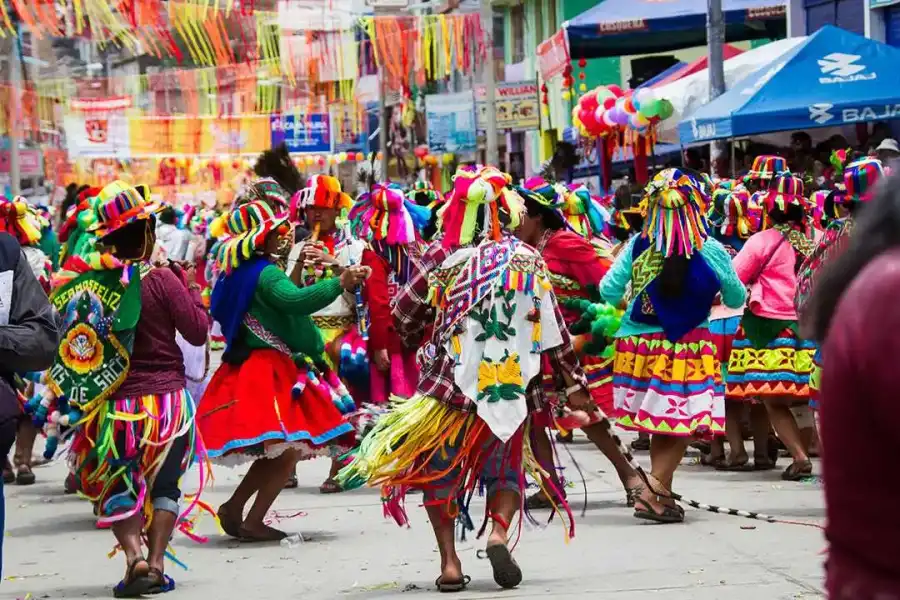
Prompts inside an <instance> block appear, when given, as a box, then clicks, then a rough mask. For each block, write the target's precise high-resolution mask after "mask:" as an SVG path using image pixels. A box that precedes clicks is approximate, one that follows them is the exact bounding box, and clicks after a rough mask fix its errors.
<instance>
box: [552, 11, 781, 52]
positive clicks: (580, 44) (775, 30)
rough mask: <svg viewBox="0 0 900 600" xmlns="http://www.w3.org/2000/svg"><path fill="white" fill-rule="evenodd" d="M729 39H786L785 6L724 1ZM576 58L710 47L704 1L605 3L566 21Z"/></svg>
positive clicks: (570, 48)
mask: <svg viewBox="0 0 900 600" xmlns="http://www.w3.org/2000/svg"><path fill="white" fill-rule="evenodd" d="M722 10H723V12H724V16H725V39H726V41H729V42H739V41H743V40H753V39H765V38H769V39H778V38H782V37H785V33H786V31H787V29H786V24H785V15H786V11H785V3H784V2H783V1H779V0H722ZM563 29H565V31H566V35H567V36H568V40H569V51H570V54H571V56H572V58H574V59H578V58H597V57H601V56H628V55H632V54H650V53H655V52H665V51H670V50H678V49H680V48H693V47H696V46H705V45H706V0H672V1H670V2H659V1H658V0H603V1H602V2H600V3H599V4H597V5H596V6H594V7H593V8H591V9H590V10H587V11H585V12H583V13H581V14H580V15H578V16H577V17H575V18H574V19H572V20H570V21H567V22H565V23H563Z"/></svg>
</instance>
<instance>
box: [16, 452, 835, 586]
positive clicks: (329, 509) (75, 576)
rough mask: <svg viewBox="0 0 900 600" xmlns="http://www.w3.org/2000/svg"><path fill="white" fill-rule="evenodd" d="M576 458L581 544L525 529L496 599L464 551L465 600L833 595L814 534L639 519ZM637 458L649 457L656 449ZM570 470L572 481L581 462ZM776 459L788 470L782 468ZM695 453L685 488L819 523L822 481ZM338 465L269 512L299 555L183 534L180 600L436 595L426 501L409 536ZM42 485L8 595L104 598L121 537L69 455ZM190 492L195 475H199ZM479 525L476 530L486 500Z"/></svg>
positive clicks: (321, 467) (178, 543) (710, 519)
mask: <svg viewBox="0 0 900 600" xmlns="http://www.w3.org/2000/svg"><path fill="white" fill-rule="evenodd" d="M571 448H572V454H573V456H574V457H575V460H576V461H577V462H578V464H579V465H580V467H581V469H582V471H583V473H584V476H585V480H586V485H587V505H586V514H585V515H584V516H583V517H582V516H580V512H581V510H582V507H583V506H584V496H583V492H582V489H581V484H580V482H579V483H578V486H577V487H574V488H570V489H569V497H570V500H571V501H572V507H573V510H575V511H576V513H577V515H576V537H575V538H574V539H573V540H572V541H571V542H570V543H569V544H565V543H564V540H563V535H564V533H563V532H564V530H563V526H562V525H561V524H560V522H559V520H554V522H553V523H551V524H550V525H549V526H548V527H546V528H543V529H527V530H526V531H525V532H524V535H523V537H522V540H521V542H520V544H519V546H518V548H517V549H516V558H517V560H518V561H519V563H520V564H521V566H522V569H523V571H524V573H525V580H524V582H523V583H522V585H521V586H520V587H519V588H518V589H516V590H512V591H507V592H504V591H501V590H500V589H499V588H497V587H496V585H495V584H494V582H493V580H492V579H491V572H490V566H489V564H488V563H487V561H483V560H478V559H477V558H476V556H475V552H476V550H477V549H478V548H479V547H481V546H482V542H480V541H475V540H473V539H472V537H471V536H469V538H468V539H467V541H466V542H463V543H460V545H459V547H460V548H461V549H462V551H461V553H460V554H461V556H462V558H463V566H464V569H465V571H466V573H468V574H469V575H470V576H471V577H472V584H471V586H470V587H469V590H468V591H467V592H465V593H462V594H457V595H456V596H455V597H457V598H537V597H541V598H589V597H590V598H598V597H602V598H603V599H604V600H638V599H645V598H646V599H650V598H657V597H660V593H663V594H665V596H664V597H665V598H666V599H667V600H724V599H728V600H745V599H746V600H781V599H784V600H798V599H811V598H824V595H823V594H822V576H823V571H822V561H823V555H822V553H821V552H822V550H823V548H824V547H825V543H824V539H823V537H822V535H821V532H820V530H819V529H817V528H814V527H802V526H797V525H787V524H769V523H763V522H758V521H750V520H746V519H740V518H737V517H730V516H724V515H714V514H710V513H705V512H699V511H695V510H693V509H688V510H687V519H686V522H685V524H683V525H669V526H659V525H652V524H646V523H643V522H641V521H638V520H636V519H634V518H633V517H632V516H631V511H630V510H629V509H627V508H625V506H624V493H623V492H622V490H621V489H620V487H619V483H618V480H617V478H616V476H615V472H614V471H613V470H612V467H611V465H610V464H609V463H608V462H607V461H606V460H605V458H604V457H603V456H602V455H601V454H600V453H599V452H598V451H596V449H594V447H593V446H592V445H590V444H588V443H585V442H583V441H582V442H581V443H576V444H574V445H573V446H571ZM638 460H640V462H641V463H642V464H644V465H645V466H646V465H648V464H649V458H648V457H647V455H646V453H643V454H638ZM565 462H566V463H567V464H568V465H569V467H567V469H566V474H567V475H568V476H569V477H570V478H572V479H576V477H574V476H573V475H572V474H571V473H573V472H574V468H573V467H572V466H571V464H572V463H571V459H568V458H566V459H565ZM780 462H781V463H782V465H781V466H787V463H786V461H785V460H784V459H782V461H780ZM695 463H696V459H695V458H692V457H688V458H687V459H686V460H685V464H684V466H683V467H682V469H680V470H679V473H678V474H677V475H676V480H675V487H676V490H677V491H679V492H680V493H682V494H684V495H685V496H690V497H692V498H696V499H697V500H700V501H701V502H707V503H710V504H716V505H720V506H728V507H731V508H744V509H748V510H753V511H759V512H763V513H767V514H774V515H777V516H781V517H784V518H786V519H791V520H798V521H807V522H813V523H822V522H823V520H824V509H823V498H822V492H821V487H820V485H819V484H817V483H812V482H811V483H783V482H782V481H781V480H780V479H779V473H780V470H779V471H770V472H764V473H720V472H715V471H713V470H711V469H709V468H703V467H700V466H699V465H697V464H695ZM245 471H246V467H242V468H240V469H235V470H229V469H224V468H220V469H217V470H216V471H215V476H216V480H215V484H214V487H213V489H211V490H210V491H209V492H208V493H207V494H206V495H205V496H204V500H205V501H206V502H208V503H209V504H211V505H212V506H213V507H217V506H218V505H219V504H220V503H221V502H222V501H224V500H225V499H226V498H227V497H228V496H229V495H230V493H231V491H232V490H233V489H234V486H235V485H236V484H237V482H238V481H239V477H240V475H242V474H243V473H244V472H245ZM327 471H328V464H327V462H325V461H324V460H321V461H315V462H310V463H304V464H301V465H300V467H299V479H300V488H299V489H297V490H287V491H285V492H284V494H282V496H281V497H280V498H279V500H278V502H277V503H276V505H275V509H276V510H277V513H278V515H281V516H285V515H291V514H294V513H298V512H301V511H302V514H301V515H300V516H297V517H295V518H293V519H290V520H285V521H282V522H281V523H280V524H276V525H275V526H277V527H280V528H282V529H285V530H286V531H289V532H295V531H296V532H301V533H302V535H303V537H304V539H305V542H304V543H303V544H301V545H299V546H298V547H296V548H284V547H281V546H279V545H278V544H273V545H250V544H238V543H237V542H234V541H231V540H230V539H228V538H226V537H225V536H224V535H223V534H220V533H218V531H217V528H216V525H215V523H214V522H213V520H212V519H210V518H208V517H205V518H204V519H203V520H201V522H200V523H199V526H198V530H199V532H200V533H202V534H205V535H208V536H209V537H210V539H209V542H208V543H206V544H196V543H193V542H191V541H190V540H187V539H186V538H184V537H183V536H179V537H178V538H177V539H176V540H175V541H174V546H175V549H176V552H177V554H178V558H179V559H180V560H182V561H184V562H185V563H186V564H187V565H188V567H189V569H190V570H188V571H183V570H181V569H180V568H178V567H176V566H174V565H171V564H170V567H169V573H170V574H171V575H172V576H173V577H174V578H175V579H176V580H177V583H178V589H177V590H176V591H175V592H173V593H172V594H170V596H171V597H173V598H196V599H201V598H202V599H210V600H231V599H235V600H238V599H240V600H244V599H257V598H259V599H268V598H279V599H280V598H303V599H319V598H321V599H326V598H343V597H347V598H360V599H369V598H379V599H380V598H423V597H437V593H436V591H435V590H434V579H435V578H436V577H437V576H438V574H439V568H438V567H439V560H438V554H437V550H436V549H435V546H434V541H433V536H432V533H431V528H430V526H429V524H428V521H427V518H426V516H425V513H424V510H422V509H421V508H419V507H418V505H417V503H418V501H419V497H418V495H416V496H410V498H409V500H410V503H409V507H408V508H409V512H410V517H411V520H412V527H411V528H409V529H400V528H398V527H397V526H396V525H395V524H394V523H393V522H388V521H385V520H384V519H383V517H382V513H381V506H380V500H379V495H378V492H377V490H371V489H366V490H358V491H354V492H349V493H344V494H339V495H332V496H323V495H320V494H319V493H318V489H317V488H318V485H319V483H321V481H322V480H324V478H325V476H326V474H327ZM35 473H36V474H37V477H38V483H37V484H36V485H34V486H31V487H16V486H8V487H7V488H6V496H7V524H6V527H7V530H6V532H7V536H8V537H7V538H6V542H5V546H4V558H5V562H6V564H5V565H4V570H3V573H4V581H3V582H2V584H0V598H24V597H26V595H27V594H31V597H32V598H34V599H35V600H37V599H40V598H79V599H80V598H108V597H111V591H110V588H111V587H112V585H114V584H115V583H116V582H117V581H118V580H119V579H120V578H121V576H122V574H123V572H124V561H123V558H122V557H121V555H119V556H117V557H115V559H113V560H109V559H107V557H106V554H107V552H108V551H109V550H110V549H111V548H112V546H113V537H112V534H111V533H109V532H105V531H97V530H95V529H94V520H93V517H92V515H91V510H90V505H89V504H88V503H87V502H86V501H84V500H81V499H78V498H76V497H74V496H65V495H63V478H64V476H65V474H66V469H65V466H64V464H63V463H62V462H61V461H57V462H56V463H54V464H52V465H49V466H46V467H41V468H38V469H36V471H35ZM186 479H187V481H186V482H185V486H184V489H185V491H188V492H189V491H191V490H192V489H193V485H194V484H195V481H196V480H195V478H194V477H193V476H192V475H189V476H188V477H187V478H186ZM473 504H477V506H476V507H475V508H473V511H472V515H473V518H475V519H476V520H479V521H480V518H481V516H482V515H483V501H480V500H476V502H475V503H473Z"/></svg>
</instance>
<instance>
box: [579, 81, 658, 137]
mask: <svg viewBox="0 0 900 600" xmlns="http://www.w3.org/2000/svg"><path fill="white" fill-rule="evenodd" d="M674 112H675V109H674V108H673V106H672V103H671V102H669V101H668V100H665V99H661V98H657V97H656V94H655V92H654V91H653V90H652V89H651V88H639V89H637V90H635V91H634V92H632V93H626V92H625V91H624V90H622V88H620V87H619V86H617V85H610V86H600V87H598V88H596V89H593V90H591V91H589V92H588V93H586V94H584V95H583V96H581V98H579V99H578V102H577V103H576V104H575V107H574V108H573V109H572V122H573V124H574V125H575V127H576V129H578V132H579V133H580V134H581V135H582V136H584V137H590V138H602V137H606V136H607V135H609V134H610V133H615V132H617V131H620V130H623V129H631V130H633V131H635V132H637V133H638V134H644V133H647V132H648V131H649V129H650V126H651V125H655V124H656V123H659V122H660V121H663V120H665V119H668V118H669V117H671V116H672V113H674Z"/></svg>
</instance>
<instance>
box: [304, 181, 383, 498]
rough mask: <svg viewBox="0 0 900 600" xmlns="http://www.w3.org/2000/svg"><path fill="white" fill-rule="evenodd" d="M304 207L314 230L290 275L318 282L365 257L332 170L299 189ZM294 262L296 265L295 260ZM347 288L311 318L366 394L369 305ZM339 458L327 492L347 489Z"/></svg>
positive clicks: (342, 369) (331, 355) (337, 362)
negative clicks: (344, 217)
mask: <svg viewBox="0 0 900 600" xmlns="http://www.w3.org/2000/svg"><path fill="white" fill-rule="evenodd" d="M299 203H300V207H301V208H302V209H303V211H304V213H305V216H306V224H307V226H308V227H310V228H312V234H311V236H310V237H309V238H307V239H306V240H304V241H302V242H300V243H299V244H297V245H296V246H294V248H293V250H291V255H290V257H289V259H288V270H289V272H290V274H291V279H292V280H293V281H294V282H295V283H296V284H297V285H300V286H309V285H314V284H315V283H317V282H318V281H321V280H322V279H323V278H326V279H327V278H329V277H332V276H334V275H335V274H339V273H340V272H341V270H342V269H345V268H347V267H350V266H353V265H359V264H361V263H362V257H363V251H364V250H365V249H366V244H365V242H363V241H362V240H358V239H355V238H354V237H353V236H352V235H351V234H350V233H349V232H348V231H347V229H346V227H338V224H337V223H338V218H339V217H340V216H341V212H342V211H345V210H349V209H350V207H351V204H352V203H351V200H350V196H348V195H347V194H345V193H344V192H343V191H341V183H340V181H338V180H337V179H336V178H335V177H331V176H329V175H315V176H313V177H310V179H309V183H308V185H307V187H306V189H304V190H303V191H302V192H301V197H300V199H299ZM291 265H293V266H291ZM356 292H357V291H356V290H349V291H347V292H344V293H343V294H340V295H338V296H337V297H336V298H335V299H334V301H333V302H331V303H330V304H328V305H327V306H325V307H322V308H320V309H319V310H317V311H316V312H315V313H314V314H313V315H312V319H313V322H314V323H315V324H316V327H318V328H319V331H320V332H321V334H322V338H323V339H324V341H325V356H326V359H327V360H328V362H329V364H330V365H331V366H332V367H333V368H334V369H336V370H337V372H338V374H339V375H340V377H341V379H342V380H343V381H344V383H345V384H346V385H347V386H348V387H349V388H350V389H351V390H352V391H353V393H354V394H355V395H357V396H360V398H361V399H362V396H363V395H365V392H366V390H367V389H368V386H369V359H368V356H367V350H366V340H365V339H364V336H363V334H362V333H361V329H360V323H363V326H362V331H365V324H364V323H365V320H366V318H367V317H366V314H365V312H366V310H365V305H364V303H363V301H362V298H361V295H360V294H365V293H366V292H365V290H364V289H363V290H359V292H360V294H357V293H356ZM339 469H340V462H339V461H338V460H337V458H335V460H333V461H332V463H331V469H330V471H329V473H328V477H327V478H326V479H325V481H324V482H323V483H322V485H321V486H320V487H319V491H320V492H321V493H323V494H334V493H339V492H341V491H343V490H342V489H341V486H340V485H338V484H337V482H336V481H335V479H334V478H335V476H336V475H337V472H338V470H339Z"/></svg>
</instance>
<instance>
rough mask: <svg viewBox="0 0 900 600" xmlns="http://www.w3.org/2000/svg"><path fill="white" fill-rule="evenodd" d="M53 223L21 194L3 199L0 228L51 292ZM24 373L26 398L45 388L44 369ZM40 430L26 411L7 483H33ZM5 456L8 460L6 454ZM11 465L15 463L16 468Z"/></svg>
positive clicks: (5, 477)
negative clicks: (46, 244) (48, 237)
mask: <svg viewBox="0 0 900 600" xmlns="http://www.w3.org/2000/svg"><path fill="white" fill-rule="evenodd" d="M49 225H50V223H49V222H48V221H47V220H46V219H44V218H43V217H42V216H41V215H40V214H39V213H38V211H37V210H36V209H35V207H34V206H32V205H30V204H29V203H28V201H27V200H25V198H22V197H21V196H19V197H17V198H16V199H15V200H13V201H12V202H8V201H6V200H0V231H5V232H6V233H8V234H10V235H12V236H13V237H15V238H16V240H17V241H18V242H19V245H20V246H21V248H22V253H23V254H24V255H25V258H26V260H27V261H28V265H29V266H30V267H31V272H32V273H34V276H35V277H36V278H37V280H38V283H40V284H41V288H42V289H43V290H44V293H45V294H49V293H50V272H51V270H52V263H51V259H50V257H49V256H47V254H45V253H44V251H43V250H42V248H41V238H42V236H43V235H44V231H45V230H46V229H47V228H48V227H49ZM20 375H22V376H23V384H24V388H23V389H22V390H21V392H22V394H21V397H22V398H23V399H25V398H31V397H34V396H37V395H39V394H40V393H41V392H42V391H43V383H42V382H41V381H42V375H41V374H40V373H30V374H26V373H20ZM37 434H38V429H37V427H36V426H35V425H34V424H33V423H32V422H31V419H30V418H29V417H28V415H27V414H23V415H22V416H21V418H20V419H19V424H18V431H17V433H16V452H15V454H14V455H13V464H12V465H9V464H8V463H7V464H5V465H4V469H3V480H4V482H5V483H12V482H13V481H15V482H16V484H17V485H31V484H33V483H34V482H35V476H34V472H33V471H32V452H33V451H34V442H35V439H36V438H37ZM3 459H4V462H6V460H7V459H6V456H5V455H4V456H3ZM11 467H15V472H13V470H12V468H11Z"/></svg>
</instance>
